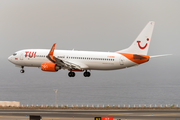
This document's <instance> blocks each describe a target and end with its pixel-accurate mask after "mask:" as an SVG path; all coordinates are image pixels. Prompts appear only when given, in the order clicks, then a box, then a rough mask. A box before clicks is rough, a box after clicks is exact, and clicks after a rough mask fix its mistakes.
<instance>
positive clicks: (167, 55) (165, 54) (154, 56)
mask: <svg viewBox="0 0 180 120" xmlns="http://www.w3.org/2000/svg"><path fill="white" fill-rule="evenodd" d="M169 55H172V54H164V55H154V56H150V58H155V57H163V56H169Z"/></svg>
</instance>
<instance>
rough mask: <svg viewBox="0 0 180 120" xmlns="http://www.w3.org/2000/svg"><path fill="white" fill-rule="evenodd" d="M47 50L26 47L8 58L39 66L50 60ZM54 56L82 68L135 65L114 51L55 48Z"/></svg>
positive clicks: (27, 64) (105, 68) (112, 67)
mask: <svg viewBox="0 0 180 120" xmlns="http://www.w3.org/2000/svg"><path fill="white" fill-rule="evenodd" d="M49 51H50V50H48V49H26V50H21V51H18V52H16V55H15V54H14V55H11V56H10V57H9V58H8V59H9V61H11V62H12V63H14V64H15V65H17V66H28V67H41V64H42V63H44V62H51V61H50V60H49V59H47V58H46V56H47V55H48V53H49ZM54 56H55V57H57V58H59V59H61V60H65V61H68V62H71V63H74V64H78V65H80V66H81V68H82V69H83V70H116V69H122V68H126V67H131V66H134V65H137V63H134V62H132V61H130V60H129V59H127V58H126V57H124V56H123V55H121V54H118V53H116V52H90V51H74V50H55V51H54ZM63 69H67V68H63Z"/></svg>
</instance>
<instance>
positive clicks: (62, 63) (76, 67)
mask: <svg viewBox="0 0 180 120" xmlns="http://www.w3.org/2000/svg"><path fill="white" fill-rule="evenodd" d="M55 45H56V43H54V44H53V46H52V48H51V50H50V52H49V54H48V55H47V56H46V57H47V58H48V59H49V60H50V61H51V62H53V63H56V64H57V65H58V66H60V67H61V68H66V69H73V70H84V69H86V68H88V66H86V65H84V64H82V63H79V65H78V63H74V62H72V61H71V62H70V61H66V60H62V59H59V58H57V57H55V56H53V54H54V49H55Z"/></svg>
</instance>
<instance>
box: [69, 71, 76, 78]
mask: <svg viewBox="0 0 180 120" xmlns="http://www.w3.org/2000/svg"><path fill="white" fill-rule="evenodd" d="M75 75H76V74H75V72H72V71H70V72H69V73H68V76H69V77H74V76H75Z"/></svg>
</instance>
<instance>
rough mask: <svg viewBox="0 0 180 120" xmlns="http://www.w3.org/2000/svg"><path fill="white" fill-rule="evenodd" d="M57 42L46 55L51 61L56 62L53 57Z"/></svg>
mask: <svg viewBox="0 0 180 120" xmlns="http://www.w3.org/2000/svg"><path fill="white" fill-rule="evenodd" d="M55 46H56V43H54V44H53V46H52V48H51V50H50V52H49V54H48V55H47V56H46V57H47V58H48V59H49V60H50V61H51V62H53V63H55V60H54V58H53V54H54V49H55Z"/></svg>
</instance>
